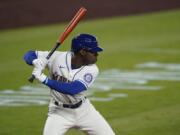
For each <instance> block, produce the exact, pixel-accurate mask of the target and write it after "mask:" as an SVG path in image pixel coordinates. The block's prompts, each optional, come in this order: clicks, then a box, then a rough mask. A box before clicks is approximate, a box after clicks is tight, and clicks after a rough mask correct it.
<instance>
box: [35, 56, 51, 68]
mask: <svg viewBox="0 0 180 135" xmlns="http://www.w3.org/2000/svg"><path fill="white" fill-rule="evenodd" d="M32 63H33V65H34V67H35V68H39V69H41V70H44V69H45V67H46V65H47V63H48V60H47V59H46V58H44V57H42V58H38V59H35V60H33V62H32Z"/></svg>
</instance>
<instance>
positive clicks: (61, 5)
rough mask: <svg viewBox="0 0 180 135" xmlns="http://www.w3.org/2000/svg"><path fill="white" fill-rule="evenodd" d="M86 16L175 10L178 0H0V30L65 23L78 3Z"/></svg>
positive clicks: (92, 17)
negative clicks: (84, 8) (83, 7)
mask: <svg viewBox="0 0 180 135" xmlns="http://www.w3.org/2000/svg"><path fill="white" fill-rule="evenodd" d="M82 5H83V6H85V7H86V8H87V9H88V15H87V16H86V19H94V18H102V17H103V18H104V17H113V16H125V15H130V14H138V13H145V12H152V11H160V10H169V9H177V8H179V7H180V1H179V0H156V1H152V0H1V1H0V29H7V28H15V27H22V26H23V27H25V26H32V25H42V24H43V25H44V24H54V23H59V22H68V21H69V20H70V19H71V17H72V16H73V14H74V12H75V11H77V10H78V8H79V7H80V6H82Z"/></svg>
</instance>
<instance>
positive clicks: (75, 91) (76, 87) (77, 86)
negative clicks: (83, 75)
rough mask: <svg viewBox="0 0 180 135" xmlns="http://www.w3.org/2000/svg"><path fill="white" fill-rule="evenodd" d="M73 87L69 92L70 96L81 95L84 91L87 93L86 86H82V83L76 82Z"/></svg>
mask: <svg viewBox="0 0 180 135" xmlns="http://www.w3.org/2000/svg"><path fill="white" fill-rule="evenodd" d="M71 85H72V86H71V88H72V89H71V90H70V91H68V93H69V94H70V95H76V94H79V93H81V92H82V91H85V90H86V89H87V88H86V86H85V85H84V84H82V83H81V82H79V81H75V82H73V83H72V84H71Z"/></svg>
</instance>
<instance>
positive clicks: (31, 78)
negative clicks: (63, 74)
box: [28, 75, 35, 83]
mask: <svg viewBox="0 0 180 135" xmlns="http://www.w3.org/2000/svg"><path fill="white" fill-rule="evenodd" d="M34 79H35V76H34V75H31V77H29V79H28V81H29V82H30V83H33V81H34Z"/></svg>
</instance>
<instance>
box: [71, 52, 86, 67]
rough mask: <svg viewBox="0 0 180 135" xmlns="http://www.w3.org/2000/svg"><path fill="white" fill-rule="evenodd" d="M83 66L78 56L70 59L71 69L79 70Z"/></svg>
mask: <svg viewBox="0 0 180 135" xmlns="http://www.w3.org/2000/svg"><path fill="white" fill-rule="evenodd" d="M83 65H84V64H83V60H82V59H81V58H80V57H79V56H78V55H74V56H73V57H72V58H71V68H72V69H77V68H80V67H82V66H83Z"/></svg>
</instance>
